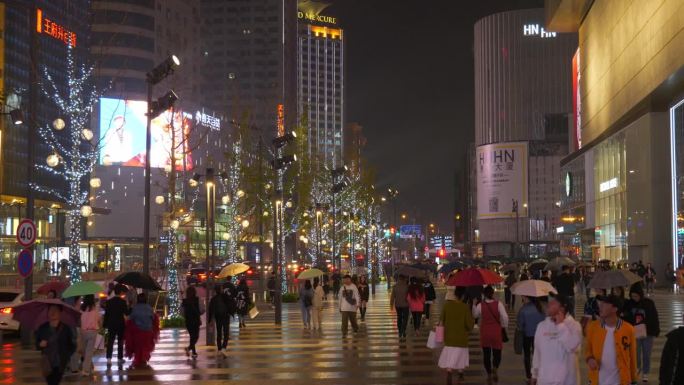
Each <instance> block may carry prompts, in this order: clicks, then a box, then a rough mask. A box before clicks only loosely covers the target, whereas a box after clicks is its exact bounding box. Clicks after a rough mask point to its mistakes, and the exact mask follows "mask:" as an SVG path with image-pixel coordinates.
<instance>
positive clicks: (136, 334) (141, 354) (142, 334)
mask: <svg viewBox="0 0 684 385" xmlns="http://www.w3.org/2000/svg"><path fill="white" fill-rule="evenodd" d="M158 339H159V317H157V315H156V314H155V313H154V310H153V309H152V306H150V305H148V304H147V295H145V294H144V293H141V294H138V297H137V300H136V304H135V306H133V307H132V308H131V314H130V316H129V318H128V321H127V322H126V333H125V340H126V357H129V358H132V359H133V366H132V367H133V368H135V369H139V368H144V367H147V366H148V364H147V363H148V362H149V361H150V358H151V357H152V352H153V351H154V346H155V344H156V341H157V340H158Z"/></svg>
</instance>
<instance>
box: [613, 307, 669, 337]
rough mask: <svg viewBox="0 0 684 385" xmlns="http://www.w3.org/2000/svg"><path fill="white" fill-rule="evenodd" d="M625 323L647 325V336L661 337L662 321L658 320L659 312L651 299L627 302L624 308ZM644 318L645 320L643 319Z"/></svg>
mask: <svg viewBox="0 0 684 385" xmlns="http://www.w3.org/2000/svg"><path fill="white" fill-rule="evenodd" d="M622 312H623V314H624V317H622V318H624V319H625V321H627V322H629V323H631V324H632V325H636V324H638V323H642V322H643V323H645V324H646V334H647V335H648V336H652V337H658V335H660V321H659V320H658V310H656V307H655V303H653V301H652V300H651V299H650V298H645V297H642V298H641V301H639V302H634V300H632V299H629V300H627V302H625V306H624V307H623V308H622ZM642 318H643V319H642Z"/></svg>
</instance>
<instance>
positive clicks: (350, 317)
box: [342, 311, 359, 337]
mask: <svg viewBox="0 0 684 385" xmlns="http://www.w3.org/2000/svg"><path fill="white" fill-rule="evenodd" d="M348 322H349V323H351V326H352V330H353V331H354V333H356V332H358V331H359V325H358V324H357V323H356V312H355V311H343V312H342V337H346V336H347V332H348V331H349V325H348Z"/></svg>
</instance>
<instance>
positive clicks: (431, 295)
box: [423, 277, 437, 322]
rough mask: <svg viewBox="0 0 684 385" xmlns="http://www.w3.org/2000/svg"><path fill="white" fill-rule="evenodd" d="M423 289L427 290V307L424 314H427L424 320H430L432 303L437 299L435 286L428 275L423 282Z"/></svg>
mask: <svg viewBox="0 0 684 385" xmlns="http://www.w3.org/2000/svg"><path fill="white" fill-rule="evenodd" d="M423 291H425V309H424V312H423V315H424V316H425V317H424V318H423V322H425V320H428V321H429V320H430V305H432V304H433V303H434V302H435V300H436V299H437V293H436V292H435V286H434V285H433V284H432V282H431V281H430V278H429V277H426V278H425V281H424V282H423Z"/></svg>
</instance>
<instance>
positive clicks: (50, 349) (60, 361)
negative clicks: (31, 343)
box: [36, 322, 76, 371]
mask: <svg viewBox="0 0 684 385" xmlns="http://www.w3.org/2000/svg"><path fill="white" fill-rule="evenodd" d="M55 333H57V334H56V335H55ZM41 341H47V342H48V346H47V347H46V348H41V347H40V342H41ZM36 348H37V349H38V350H40V351H41V352H42V353H43V354H45V355H47V357H48V359H49V360H50V364H51V365H52V367H53V368H60V370H61V371H63V370H64V368H66V366H67V364H68V363H69V359H70V358H71V355H72V354H74V352H75V351H76V344H75V343H74V335H73V333H72V332H71V327H69V326H67V325H64V324H60V325H59V326H58V327H57V329H54V328H52V327H51V326H50V323H49V322H46V323H44V324H42V325H40V327H39V328H38V330H36Z"/></svg>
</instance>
